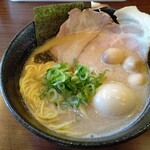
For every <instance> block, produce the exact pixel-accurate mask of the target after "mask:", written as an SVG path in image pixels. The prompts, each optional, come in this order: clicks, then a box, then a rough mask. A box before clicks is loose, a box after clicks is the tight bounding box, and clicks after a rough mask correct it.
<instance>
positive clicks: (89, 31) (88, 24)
mask: <svg viewBox="0 0 150 150" xmlns="http://www.w3.org/2000/svg"><path fill="white" fill-rule="evenodd" d="M115 24H116V23H114V22H113V20H112V18H111V17H110V16H109V15H108V14H107V13H105V12H96V11H93V10H92V9H84V10H83V11H81V10H79V9H77V8H75V9H73V10H71V11H70V12H69V18H68V20H67V21H66V22H64V23H63V24H62V25H61V27H60V31H59V33H58V34H57V38H60V40H62V39H63V38H67V40H66V41H65V40H63V41H65V42H64V43H62V44H60V45H57V46H55V47H53V48H52V49H51V50H50V52H51V54H52V55H53V56H54V57H55V59H56V60H57V62H59V63H60V62H67V63H70V64H72V63H73V61H74V59H77V58H78V57H79V55H80V54H81V53H82V51H83V49H84V48H85V47H86V46H87V45H88V44H89V43H90V42H91V41H92V40H93V39H95V38H96V36H97V35H98V34H99V33H100V32H103V31H104V30H108V29H107V28H110V27H111V26H112V25H114V26H115ZM61 38H62V39H61Z"/></svg>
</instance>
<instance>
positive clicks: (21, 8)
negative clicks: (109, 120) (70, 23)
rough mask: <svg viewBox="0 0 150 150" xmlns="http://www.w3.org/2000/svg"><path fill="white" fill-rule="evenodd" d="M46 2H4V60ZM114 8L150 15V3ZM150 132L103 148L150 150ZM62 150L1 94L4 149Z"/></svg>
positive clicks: (0, 8) (140, 0) (0, 149)
mask: <svg viewBox="0 0 150 150" xmlns="http://www.w3.org/2000/svg"><path fill="white" fill-rule="evenodd" d="M47 4H51V3H50V2H49V3H46V2H45V3H44V2H43V3H42V2H38V3H37V2H20V3H19V2H18V3H15V2H10V1H7V0H1V1H0V59H1V57H2V54H3V52H4V51H5V49H6V48H7V46H8V44H9V42H10V41H11V39H12V38H13V36H14V35H15V34H16V33H17V32H18V31H19V30H21V29H22V28H23V27H24V26H25V25H26V24H28V22H30V21H32V19H33V14H32V9H33V7H34V6H40V5H47ZM107 4H109V5H110V6H111V7H113V8H116V9H117V8H121V7H123V6H127V5H136V6H137V7H138V8H139V9H140V10H141V11H144V12H146V13H148V14H150V0H127V1H126V2H112V3H107ZM149 141H150V130H149V131H147V132H145V133H144V134H142V135H141V136H139V137H137V138H135V139H133V140H131V141H128V142H126V143H123V144H119V145H115V146H111V147H106V148H102V150H117V149H122V150H123V149H128V150H129V149H131V150H149V149H150V142H149ZM20 149H21V150H48V149H49V150H50V149H54V150H60V149H66V148H62V147H61V146H58V145H55V144H53V143H51V142H48V141H46V140H43V139H41V138H40V137H37V136H36V135H33V134H32V133H30V132H29V131H28V130H27V129H26V128H24V127H23V126H22V125H21V124H20V123H19V122H18V121H17V120H16V119H15V118H14V117H13V116H12V114H11V113H10V112H9V110H8V108H7V107H6V105H5V104H4V102H3V99H2V97H1V94H0V150H20Z"/></svg>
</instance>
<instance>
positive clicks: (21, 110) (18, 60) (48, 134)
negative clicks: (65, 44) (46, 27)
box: [0, 22, 150, 147]
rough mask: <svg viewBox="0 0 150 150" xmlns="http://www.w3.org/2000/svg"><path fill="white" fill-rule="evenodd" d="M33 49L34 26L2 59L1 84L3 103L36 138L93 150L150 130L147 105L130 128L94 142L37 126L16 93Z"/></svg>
mask: <svg viewBox="0 0 150 150" xmlns="http://www.w3.org/2000/svg"><path fill="white" fill-rule="evenodd" d="M35 47H36V38H35V29H34V22H31V23H30V24H28V25H27V26H26V27H25V28H24V29H23V30H22V31H20V32H19V33H18V34H17V35H16V36H15V37H14V39H13V40H12V42H11V43H10V45H9V47H8V49H7V50H6V52H5V53H4V55H3V58H2V62H1V68H0V77H1V78H0V80H1V92H2V96H3V99H4V101H5V103H6V105H7V107H8V108H9V110H10V111H11V113H12V114H13V115H14V116H15V117H16V119H17V120H18V121H19V122H20V123H21V124H23V125H24V126H25V127H26V128H27V129H29V130H30V131H31V132H33V133H35V134H36V135H38V136H40V137H43V138H45V139H47V140H50V141H53V142H56V143H59V144H61V145H66V146H73V147H96V146H104V145H110V144H116V143H120V142H123V141H126V140H129V139H132V138H134V137H136V136H137V135H139V134H141V133H143V132H144V131H146V130H147V129H148V128H149V125H150V110H149V109H150V105H147V107H146V108H145V110H144V112H143V114H142V115H141V116H139V119H138V120H137V121H136V122H134V123H133V124H132V125H131V126H130V127H128V128H127V129H126V130H123V131H122V132H120V133H118V134H116V135H113V136H109V137H105V138H93V139H79V138H71V137H68V136H64V135H60V134H57V133H55V132H53V131H51V130H48V129H47V128H46V127H44V126H43V125H42V124H40V123H39V122H38V121H37V120H36V119H35V118H34V117H33V116H32V115H31V114H30V112H29V111H28V110H27V108H26V106H25V105H24V103H23V99H22V97H21V94H20V92H19V78H20V74H21V70H22V68H23V66H24V63H25V61H26V60H27V58H28V56H29V55H30V54H31V52H32V51H33V50H34V48H35Z"/></svg>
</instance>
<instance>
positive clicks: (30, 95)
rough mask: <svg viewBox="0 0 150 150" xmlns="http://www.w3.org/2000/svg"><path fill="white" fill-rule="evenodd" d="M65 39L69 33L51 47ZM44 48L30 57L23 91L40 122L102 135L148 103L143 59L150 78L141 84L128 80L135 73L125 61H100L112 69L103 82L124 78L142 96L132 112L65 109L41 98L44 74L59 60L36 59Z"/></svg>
mask: <svg viewBox="0 0 150 150" xmlns="http://www.w3.org/2000/svg"><path fill="white" fill-rule="evenodd" d="M85 34H86V33H84V32H82V33H79V36H85ZM91 34H92V33H91ZM69 38H70V39H72V40H73V38H74V34H72V35H69ZM62 41H63V42H64V41H65V37H61V38H59V39H56V40H55V39H54V40H52V42H51V43H50V45H49V47H53V46H55V45H57V44H61V42H62ZM66 42H67V41H66ZM124 50H125V53H126V57H127V56H134V57H136V58H137V59H139V60H140V61H142V62H143V60H142V59H141V57H140V56H139V55H138V54H137V53H135V52H134V51H128V50H127V49H124ZM40 52H42V49H40V48H39V49H37V50H36V51H34V52H33V53H32V54H31V56H30V57H29V59H28V60H27V62H26V64H25V66H24V68H23V71H22V75H21V78H20V92H21V94H22V97H23V99H24V102H25V104H26V105H27V107H28V109H29V111H30V112H31V113H32V115H33V116H34V117H35V118H36V119H37V120H38V121H39V122H40V123H42V124H43V125H44V126H46V127H47V128H49V129H51V130H54V131H56V132H58V133H62V134H67V135H69V136H76V137H86V138H89V137H91V136H92V137H93V136H94V137H102V136H108V135H112V134H115V133H117V132H118V131H120V130H123V129H125V128H126V127H128V126H129V125H130V124H131V123H133V122H134V121H135V120H136V119H137V118H138V117H139V115H140V114H141V113H142V111H143V109H144V107H145V106H146V104H147V98H148V95H149V91H148V89H149V79H148V67H147V64H144V62H143V66H144V67H143V72H142V73H143V74H144V75H145V76H146V78H147V82H146V83H145V84H144V85H141V86H132V85H130V84H128V81H127V79H128V76H129V75H130V74H132V73H133V72H132V71H126V70H124V69H123V67H122V65H108V64H105V63H103V62H101V61H100V63H101V71H104V70H109V71H108V72H107V73H106V78H105V80H104V81H103V84H105V83H109V82H121V83H123V84H125V85H126V86H127V87H129V88H131V89H132V90H133V91H134V92H135V94H136V95H137V96H138V98H139V99H138V104H137V106H136V108H135V109H134V110H133V111H132V112H131V113H130V114H127V115H124V116H119V117H115V118H109V117H106V116H103V115H101V114H99V113H97V112H96V111H95V109H94V107H93V106H92V104H89V105H88V106H81V107H80V108H79V111H74V110H72V109H71V108H70V109H64V110H62V109H61V108H59V107H55V106H54V105H53V104H51V103H49V102H48V100H47V99H46V98H45V99H40V97H39V95H40V92H41V89H42V87H43V85H42V77H43V76H44V74H45V72H46V70H47V69H48V68H50V67H52V66H53V65H54V64H56V63H55V62H53V61H50V62H47V63H41V64H38V63H35V62H34V56H35V55H36V54H38V53H40ZM83 65H84V64H83ZM85 65H86V64H85ZM139 93H140V94H139Z"/></svg>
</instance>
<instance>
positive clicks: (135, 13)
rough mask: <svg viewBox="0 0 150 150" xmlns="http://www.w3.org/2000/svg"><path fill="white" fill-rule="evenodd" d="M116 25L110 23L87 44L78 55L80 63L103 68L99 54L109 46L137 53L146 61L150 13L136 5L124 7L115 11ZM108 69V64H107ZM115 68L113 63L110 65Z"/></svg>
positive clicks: (97, 68)
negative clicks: (144, 11)
mask: <svg viewBox="0 0 150 150" xmlns="http://www.w3.org/2000/svg"><path fill="white" fill-rule="evenodd" d="M115 15H116V16H117V20H118V22H119V24H118V25H115V27H113V26H114V25H112V24H111V25H110V26H111V27H112V28H111V27H110V28H107V29H106V30H103V31H102V32H100V33H99V35H98V36H97V37H96V38H95V39H94V40H92V41H91V42H90V44H88V45H87V46H86V47H85V48H84V50H83V52H82V53H81V54H80V56H79V57H78V61H79V63H80V64H83V65H86V66H89V67H92V68H93V69H94V70H95V72H101V71H102V70H103V68H104V67H103V65H104V64H103V63H102V62H101V61H102V60H101V55H102V54H103V53H104V52H105V51H106V50H108V49H109V48H119V49H122V50H124V49H128V50H131V51H135V52H137V53H139V55H140V56H141V57H142V58H143V60H144V61H145V62H146V61H147V54H148V51H149V46H150V27H149V26H148V25H147V23H148V24H150V15H148V14H145V13H142V12H140V11H139V10H138V9H137V8H136V7H134V6H131V7H125V8H122V9H120V10H117V11H116V12H115ZM108 31H109V32H108ZM107 67H108V70H109V65H107ZM111 67H112V68H114V70H115V65H114V66H111Z"/></svg>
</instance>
